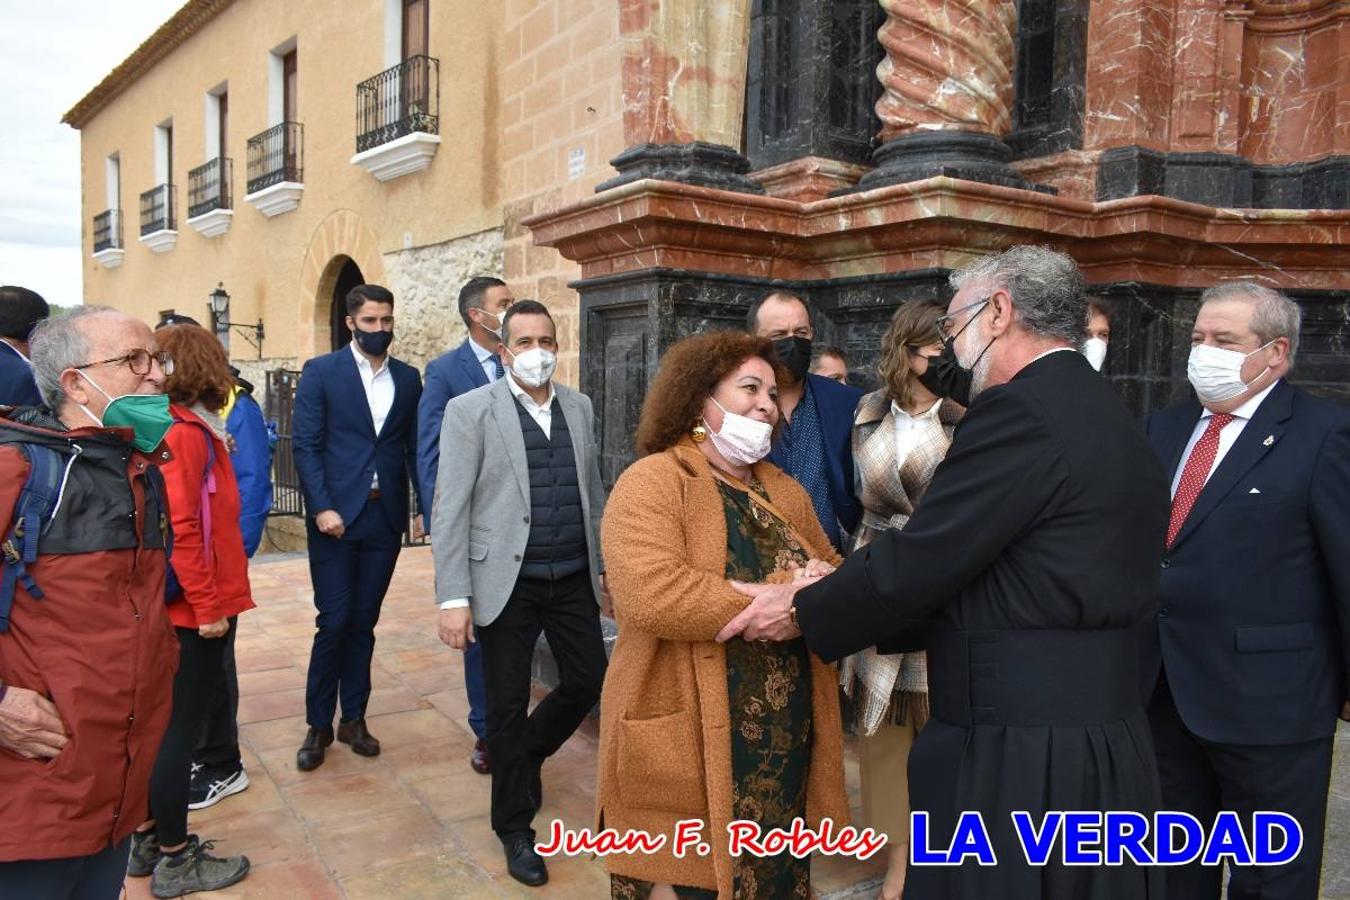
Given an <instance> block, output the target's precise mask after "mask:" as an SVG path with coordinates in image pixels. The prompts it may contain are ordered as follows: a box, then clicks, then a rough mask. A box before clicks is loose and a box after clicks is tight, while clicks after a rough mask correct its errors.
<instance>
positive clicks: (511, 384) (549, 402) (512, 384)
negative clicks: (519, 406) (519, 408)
mask: <svg viewBox="0 0 1350 900" xmlns="http://www.w3.org/2000/svg"><path fill="white" fill-rule="evenodd" d="M504 377H505V379H506V386H507V387H508V388H510V389H511V393H512V394H515V395H516V396H517V397H519V398H520V402H521V403H528V404H530V406H533V407H535V408H536V409H552V408H553V397H554V396H555V394H554V390H553V381H552V380H550V381H549V383H548V397H547V399H545V400H544V402H543V403H542V404H540V403H535V402H534V398H533V397H531V396H530V395H529V394H528V393H527V392H526V391H525V389H524V388H523V387H521V386H520V385H519V384H518V383H516V376H514V375H512V374H511V370H510V369H507V370H506V375H505V376H504Z"/></svg>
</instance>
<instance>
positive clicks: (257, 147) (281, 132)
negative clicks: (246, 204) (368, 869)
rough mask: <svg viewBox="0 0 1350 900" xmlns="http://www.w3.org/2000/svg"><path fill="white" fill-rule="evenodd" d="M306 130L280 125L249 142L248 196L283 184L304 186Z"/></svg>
mask: <svg viewBox="0 0 1350 900" xmlns="http://www.w3.org/2000/svg"><path fill="white" fill-rule="evenodd" d="M304 162H305V126H303V125H301V124H300V123H299V122H282V123H281V124H280V125H273V126H272V127H271V128H269V129H267V130H266V131H264V132H263V133H262V134H255V135H254V136H253V137H251V138H249V139H248V192H249V193H250V194H256V193H257V192H258V191H261V190H262V189H263V188H269V187H271V186H272V185H274V184H281V183H282V182H283V181H291V182H295V183H296V184H302V183H304V180H305V179H304Z"/></svg>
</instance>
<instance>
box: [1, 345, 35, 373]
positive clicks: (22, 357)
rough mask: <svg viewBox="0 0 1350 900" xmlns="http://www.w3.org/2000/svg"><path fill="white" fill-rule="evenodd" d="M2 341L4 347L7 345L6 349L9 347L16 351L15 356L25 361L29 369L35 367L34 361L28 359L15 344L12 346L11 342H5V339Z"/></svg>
mask: <svg viewBox="0 0 1350 900" xmlns="http://www.w3.org/2000/svg"><path fill="white" fill-rule="evenodd" d="M0 341H3V343H4V345H5V346H6V347H8V348H9V349H11V350H13V351H14V355H15V356H17V357H18V358H19V359H21V360H23V361H24V362H26V363H28V366H29V368H32V366H33V361H32V360H31V359H29V358H28V357H26V356H24V355H23V351H22V350H20V349H19V348H18V347H15V346H14V345H13V344H11V343H10V342H9V341H6V340H4V339H3V338H0Z"/></svg>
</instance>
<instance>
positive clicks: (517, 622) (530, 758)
mask: <svg viewBox="0 0 1350 900" xmlns="http://www.w3.org/2000/svg"><path fill="white" fill-rule="evenodd" d="M541 631H542V632H543V633H544V636H545V637H546V638H548V645H549V647H550V648H551V649H552V650H553V656H554V658H555V659H556V660H557V661H558V686H557V687H556V688H554V689H553V690H552V691H551V692H550V693H549V695H548V696H547V697H545V698H544V699H543V700H541V701H540V702H539V705H538V706H536V707H535V708H534V711H533V712H528V710H529V707H530V675H531V673H532V670H533V667H534V647H535V644H536V643H537V642H538V640H539V633H540V632H541ZM475 637H476V638H477V639H478V641H479V643H481V644H482V645H483V673H484V675H485V676H486V677H485V680H486V682H487V701H488V709H487V743H488V752H489V753H491V754H492V829H493V831H495V832H497V835H498V836H499V837H500V838H501V839H502V840H503V841H505V840H507V839H509V838H512V837H515V836H518V835H529V837H530V839H531V840H533V839H534V828H533V827H532V826H531V823H532V822H533V820H534V814H535V813H537V812H538V811H539V807H540V805H541V804H542V802H543V787H542V784H541V780H540V769H541V768H542V766H543V764H544V760H546V759H548V758H549V757H550V756H552V755H553V754H554V753H556V752H557V751H558V748H559V747H561V746H562V745H563V744H564V743H565V742H566V741H567V739H568V738H569V737H571V736H572V732H574V731H576V730H577V726H578V725H580V724H581V723H582V721H583V720H584V719H585V718H586V714H587V713H589V712H590V711H591V709H592V708H593V707H594V706H595V704H596V702H597V701H598V700H599V699H600V687H601V685H602V684H603V683H604V680H605V666H606V664H607V662H608V661H607V659H606V657H605V640H604V637H603V636H602V635H601V633H600V609H599V607H598V606H597V605H596V602H595V591H594V589H593V588H592V587H591V576H590V573H589V572H585V571H583V572H581V573H579V574H577V575H570V576H568V577H566V578H560V579H558V580H556V581H544V580H537V579H532V578H522V579H520V580H519V581H517V582H516V587H515V590H514V591H512V593H511V598H510V599H509V600H508V601H507V602H506V607H505V608H504V609H503V610H502V612H501V615H499V616H498V617H497V618H496V619H495V620H494V621H493V623H492V624H491V625H484V626H483V627H482V628H479V629H476V633H475Z"/></svg>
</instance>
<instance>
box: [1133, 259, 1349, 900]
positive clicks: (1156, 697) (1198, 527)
mask: <svg viewBox="0 0 1350 900" xmlns="http://www.w3.org/2000/svg"><path fill="white" fill-rule="evenodd" d="M1200 299H1201V305H1200V311H1199V313H1198V314H1197V316H1196V319H1195V326H1194V328H1193V329H1192V332H1191V355H1190V361H1189V365H1188V368H1187V374H1188V376H1189V378H1190V381H1191V385H1192V386H1193V387H1194V388H1195V392H1196V396H1197V399H1198V402H1197V401H1196V400H1192V401H1189V402H1187V403H1184V404H1182V405H1181V406H1178V407H1175V408H1173V409H1169V410H1166V411H1163V412H1159V413H1156V414H1155V415H1153V416H1152V417H1151V418H1150V420H1149V423H1148V432H1149V439H1150V440H1151V442H1152V444H1153V447H1154V450H1155V451H1156V452H1157V453H1158V455H1159V457H1160V458H1161V459H1162V462H1163V465H1164V466H1165V467H1166V470H1167V474H1168V476H1169V477H1170V478H1171V483H1172V514H1171V522H1170V525H1169V528H1168V534H1167V551H1166V554H1165V556H1164V557H1163V561H1162V599H1161V603H1160V606H1159V609H1158V619H1157V628H1156V632H1155V631H1152V630H1150V632H1151V633H1150V636H1151V638H1152V640H1151V641H1150V644H1151V648H1150V651H1149V653H1148V657H1147V658H1146V660H1145V668H1144V673H1145V676H1146V678H1147V679H1148V682H1147V683H1148V687H1149V688H1150V690H1151V692H1152V699H1151V703H1150V707H1149V719H1150V723H1151V725H1152V727H1153V735H1154V742H1155V744H1156V747H1157V752H1158V768H1159V771H1160V774H1161V776H1162V789H1163V801H1164V806H1165V807H1166V808H1167V809H1176V810H1184V811H1186V812H1189V813H1191V814H1192V815H1194V816H1196V817H1197V818H1198V819H1199V820H1200V821H1201V823H1204V824H1206V825H1209V824H1210V823H1212V822H1213V821H1214V816H1215V813H1216V812H1217V811H1219V810H1235V811H1237V812H1238V813H1239V814H1240V816H1241V818H1242V820H1243V821H1244V822H1250V821H1251V818H1250V817H1251V814H1252V813H1253V812H1255V811H1257V810H1280V811H1283V812H1287V813H1289V814H1291V815H1293V816H1294V817H1296V818H1297V819H1298V821H1299V823H1300V825H1301V826H1302V829H1303V842H1304V843H1303V849H1302V852H1301V853H1299V855H1298V856H1297V857H1296V858H1295V859H1294V861H1293V862H1291V863H1289V864H1287V865H1283V866H1232V867H1231V868H1230V876H1231V877H1230V881H1229V888H1228V896H1229V897H1242V898H1248V897H1252V898H1255V897H1260V898H1307V900H1313V898H1315V897H1316V896H1317V884H1318V876H1319V873H1320V870H1321V863H1322V837H1323V828H1324V825H1325V819H1326V800H1327V788H1328V784H1329V781H1330V777H1331V748H1332V740H1333V734H1334V732H1335V730H1336V717H1337V714H1338V713H1339V714H1340V715H1341V716H1342V717H1347V716H1350V704H1347V703H1346V697H1347V696H1348V694H1347V687H1346V685H1347V681H1348V680H1350V679H1348V678H1347V668H1346V667H1347V663H1348V662H1350V644H1347V642H1350V552H1347V548H1348V547H1350V410H1347V409H1346V408H1344V407H1342V406H1339V405H1337V404H1335V403H1332V402H1330V401H1327V400H1321V399H1318V398H1315V397H1311V396H1309V395H1308V394H1305V393H1304V392H1303V391H1300V390H1299V389H1298V388H1295V387H1293V386H1292V385H1290V384H1289V383H1288V382H1287V381H1285V380H1284V377H1285V375H1286V374H1287V373H1288V372H1289V370H1290V368H1291V366H1292V365H1293V361H1294V354H1295V351H1296V350H1297V349H1298V333H1299V322H1300V312H1299V308H1298V306H1297V304H1295V303H1294V302H1292V301H1291V300H1289V299H1288V298H1286V297H1284V296H1283V295H1281V294H1279V293H1277V292H1275V291H1272V290H1270V289H1268V288H1265V287H1261V286H1259V285H1256V284H1252V283H1247V282H1233V283H1229V284H1221V285H1218V286H1216V287H1213V288H1210V289H1209V290H1207V291H1205V293H1204V294H1203V295H1202V296H1201V298H1200ZM1220 876H1221V872H1220V869H1219V867H1218V866H1209V867H1206V866H1201V865H1199V864H1193V865H1189V866H1179V867H1171V868H1169V869H1168V870H1167V885H1168V886H1167V893H1168V896H1170V897H1185V898H1187V900H1190V898H1196V900H1205V898H1213V897H1217V896H1218V895H1219V890H1220Z"/></svg>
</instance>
